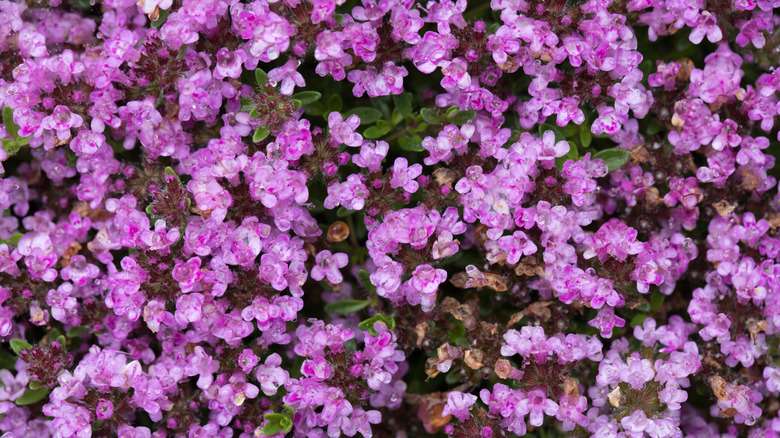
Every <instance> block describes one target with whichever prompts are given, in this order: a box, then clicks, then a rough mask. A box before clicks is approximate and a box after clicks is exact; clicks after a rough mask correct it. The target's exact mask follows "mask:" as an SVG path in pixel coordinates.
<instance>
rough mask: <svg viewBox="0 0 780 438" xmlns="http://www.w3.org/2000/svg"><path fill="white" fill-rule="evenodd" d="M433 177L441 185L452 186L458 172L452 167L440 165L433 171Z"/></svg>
mask: <svg viewBox="0 0 780 438" xmlns="http://www.w3.org/2000/svg"><path fill="white" fill-rule="evenodd" d="M433 179H434V180H435V181H436V184H438V185H439V187H442V186H446V187H449V188H452V184H453V183H454V182H455V180H456V179H458V173H457V172H455V171H454V170H452V169H447V168H445V167H440V168H438V169H436V170H434V171H433Z"/></svg>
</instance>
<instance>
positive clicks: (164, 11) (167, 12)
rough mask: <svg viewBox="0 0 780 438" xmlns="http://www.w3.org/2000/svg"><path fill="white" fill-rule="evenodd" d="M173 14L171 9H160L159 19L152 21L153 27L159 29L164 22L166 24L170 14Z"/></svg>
mask: <svg viewBox="0 0 780 438" xmlns="http://www.w3.org/2000/svg"><path fill="white" fill-rule="evenodd" d="M170 14H171V10H170V9H160V16H159V17H157V20H155V21H152V27H153V28H154V29H159V28H160V27H162V25H163V24H165V22H166V21H168V15H170Z"/></svg>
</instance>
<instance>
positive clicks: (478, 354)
mask: <svg viewBox="0 0 780 438" xmlns="http://www.w3.org/2000/svg"><path fill="white" fill-rule="evenodd" d="M483 360H485V353H483V352H482V350H480V349H477V348H474V349H472V350H466V353H465V354H464V355H463V361H464V362H466V366H468V367H469V368H471V369H472V370H478V369H480V368H482V367H483V366H485V365H484V364H483V363H482V361H483Z"/></svg>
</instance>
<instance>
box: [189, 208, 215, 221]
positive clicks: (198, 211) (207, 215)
mask: <svg viewBox="0 0 780 438" xmlns="http://www.w3.org/2000/svg"><path fill="white" fill-rule="evenodd" d="M190 211H191V212H193V213H195V214H197V215H198V216H202V217H203V218H204V219H208V218H210V217H211V212H212V211H214V210H205V211H204V210H201V209H199V208H198V207H196V206H194V205H193V206H191V207H190Z"/></svg>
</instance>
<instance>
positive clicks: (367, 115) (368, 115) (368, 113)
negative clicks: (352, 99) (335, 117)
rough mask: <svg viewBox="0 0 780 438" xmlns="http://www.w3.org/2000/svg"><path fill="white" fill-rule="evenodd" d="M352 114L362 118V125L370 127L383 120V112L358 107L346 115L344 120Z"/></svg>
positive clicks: (367, 107) (368, 107)
mask: <svg viewBox="0 0 780 438" xmlns="http://www.w3.org/2000/svg"><path fill="white" fill-rule="evenodd" d="M352 114H357V116H358V117H360V124H361V125H370V124H372V123H374V122H376V121H377V120H379V119H381V118H382V111H379V110H378V109H376V108H371V107H370V106H356V107H355V108H352V109H351V110H349V111H347V113H346V114H344V119H346V118H347V117H349V116H351V115H352Z"/></svg>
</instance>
